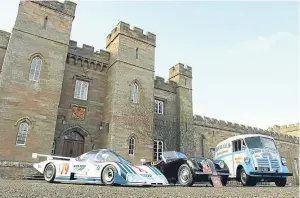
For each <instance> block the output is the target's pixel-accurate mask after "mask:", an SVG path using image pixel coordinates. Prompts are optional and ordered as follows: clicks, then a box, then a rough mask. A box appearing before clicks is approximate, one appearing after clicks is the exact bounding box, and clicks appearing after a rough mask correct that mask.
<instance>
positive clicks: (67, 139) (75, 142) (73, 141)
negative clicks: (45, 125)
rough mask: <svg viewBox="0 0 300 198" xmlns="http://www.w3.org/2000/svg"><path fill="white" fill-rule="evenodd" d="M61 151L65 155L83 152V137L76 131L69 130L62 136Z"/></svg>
mask: <svg viewBox="0 0 300 198" xmlns="http://www.w3.org/2000/svg"><path fill="white" fill-rule="evenodd" d="M63 141H64V143H63V153H62V155H63V156H65V157H77V156H79V155H81V154H83V152H84V137H83V136H82V135H80V134H79V133H78V132H77V131H70V132H67V133H66V134H65V135H64V138H63Z"/></svg>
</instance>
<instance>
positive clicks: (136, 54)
mask: <svg viewBox="0 0 300 198" xmlns="http://www.w3.org/2000/svg"><path fill="white" fill-rule="evenodd" d="M138 58H139V48H136V49H135V59H138Z"/></svg>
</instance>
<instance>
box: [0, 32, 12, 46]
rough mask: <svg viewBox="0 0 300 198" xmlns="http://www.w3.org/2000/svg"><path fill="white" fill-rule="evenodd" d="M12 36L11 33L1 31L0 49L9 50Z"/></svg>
mask: <svg viewBox="0 0 300 198" xmlns="http://www.w3.org/2000/svg"><path fill="white" fill-rule="evenodd" d="M10 35H11V34H10V33H9V32H5V31H2V30H0V48H5V49H6V48H7V45H8V42H9V38H10Z"/></svg>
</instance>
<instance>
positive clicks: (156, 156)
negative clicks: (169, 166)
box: [153, 140, 164, 161]
mask: <svg viewBox="0 0 300 198" xmlns="http://www.w3.org/2000/svg"><path fill="white" fill-rule="evenodd" d="M163 151H164V142H163V141H162V140H154V146H153V160H156V161H157V160H161V159H162V158H161V155H162V153H163Z"/></svg>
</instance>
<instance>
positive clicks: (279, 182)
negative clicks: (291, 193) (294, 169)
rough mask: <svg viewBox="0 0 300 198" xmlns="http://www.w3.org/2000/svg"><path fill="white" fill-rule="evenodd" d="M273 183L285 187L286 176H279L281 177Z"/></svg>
mask: <svg viewBox="0 0 300 198" xmlns="http://www.w3.org/2000/svg"><path fill="white" fill-rule="evenodd" d="M275 184H276V186H278V187H285V185H286V178H281V179H279V180H277V181H275Z"/></svg>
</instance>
